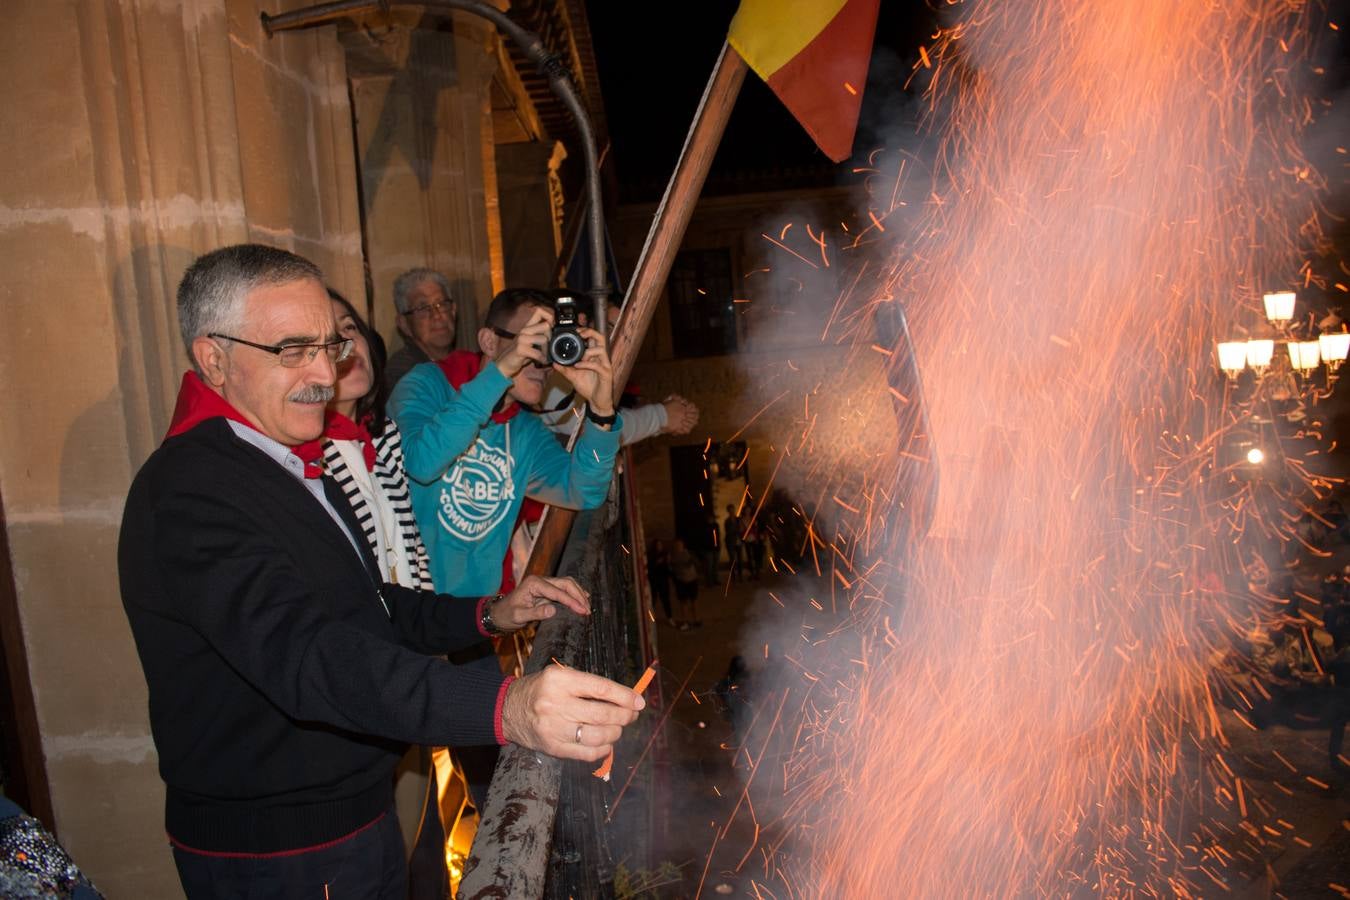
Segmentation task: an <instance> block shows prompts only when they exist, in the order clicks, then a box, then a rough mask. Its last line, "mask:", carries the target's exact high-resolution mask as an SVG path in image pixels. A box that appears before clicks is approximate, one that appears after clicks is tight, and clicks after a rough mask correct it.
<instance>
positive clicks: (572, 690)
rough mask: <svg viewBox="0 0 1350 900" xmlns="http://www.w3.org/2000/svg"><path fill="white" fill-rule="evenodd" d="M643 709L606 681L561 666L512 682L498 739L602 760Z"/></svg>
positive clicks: (626, 692) (571, 756)
mask: <svg viewBox="0 0 1350 900" xmlns="http://www.w3.org/2000/svg"><path fill="white" fill-rule="evenodd" d="M646 705H647V704H646V703H645V702H644V701H643V699H642V698H641V697H640V696H638V695H637V694H636V693H634V692H633V691H631V690H629V689H628V688H626V687H624V686H623V685H621V684H616V683H615V682H613V681H610V680H609V679H608V678H601V677H600V676H599V675H591V674H590V673H588V672H579V671H577V670H576V669H568V668H565V667H563V666H549V667H548V668H547V669H544V670H543V671H542V672H535V673H534V674H533V675H525V676H523V677H521V678H517V679H516V680H515V681H513V682H511V686H510V687H509V688H507V689H506V702H505V703H503V704H502V734H503V736H505V738H506V739H507V740H508V741H510V742H511V743H513V744H520V745H521V746H523V747H529V748H530V749H531V750H539V751H542V752H544V753H547V754H549V755H550V756H558V757H562V758H563V759H583V760H587V761H588V762H594V761H595V760H597V759H604V758H605V757H606V756H608V755H609V751H610V750H612V749H613V748H614V744H615V742H616V741H618V740H619V735H620V734H622V733H623V726H625V725H630V724H632V723H633V721H634V720H636V719H637V714H638V710H640V709H642V708H643V707H644V706H646Z"/></svg>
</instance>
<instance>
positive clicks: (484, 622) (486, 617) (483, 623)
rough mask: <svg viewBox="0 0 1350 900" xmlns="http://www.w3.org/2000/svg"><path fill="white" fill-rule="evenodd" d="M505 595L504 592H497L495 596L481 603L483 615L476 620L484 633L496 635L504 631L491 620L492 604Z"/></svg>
mask: <svg viewBox="0 0 1350 900" xmlns="http://www.w3.org/2000/svg"><path fill="white" fill-rule="evenodd" d="M505 596H506V595H505V594H498V595H497V596H495V597H493V598H492V599H491V600H489V601H488V602H486V603H484V604H483V615H482V617H481V618H480V619H479V620H478V627H479V628H481V629H483V633H484V634H493V635H496V634H504V633H505V632H503V631H502V630H501V629H500V628H498V627H497V623H496V622H494V621H492V604H494V603H496V602H497V601H498V600H500V599H502V598H503V597H505Z"/></svg>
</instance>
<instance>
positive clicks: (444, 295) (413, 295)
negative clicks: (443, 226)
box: [384, 269, 457, 391]
mask: <svg viewBox="0 0 1350 900" xmlns="http://www.w3.org/2000/svg"><path fill="white" fill-rule="evenodd" d="M394 308H395V309H396V310H398V333H399V335H400V336H401V337H402V338H403V346H402V347H400V348H399V349H398V350H395V351H394V352H393V353H392V354H390V356H389V362H388V363H386V364H385V367H384V380H385V384H387V385H388V386H389V389H390V390H391V391H392V390H393V389H394V385H396V384H398V383H399V380H400V379H402V378H403V376H404V375H407V374H408V372H409V371H411V369H412V367H413V366H416V365H419V364H421V363H424V362H438V361H439V360H442V359H445V358H446V357H447V356H449V355H450V351H451V350H453V349H454V346H455V314H456V312H457V310H456V307H455V301H454V300H453V299H452V298H451V296H450V282H449V281H448V280H447V279H446V277H445V276H444V275H442V274H441V273H440V272H437V271H436V270H435V269H409V270H408V271H406V272H404V273H403V274H402V275H400V276H398V278H395V279H394Z"/></svg>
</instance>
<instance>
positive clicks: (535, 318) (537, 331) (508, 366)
mask: <svg viewBox="0 0 1350 900" xmlns="http://www.w3.org/2000/svg"><path fill="white" fill-rule="evenodd" d="M552 330H553V310H551V309H545V308H544V307H542V306H539V307H536V308H535V310H534V315H532V316H530V318H529V321H527V322H526V323H525V327H523V328H521V329H520V331H519V333H517V334H516V336H515V338H514V339H511V338H501V337H499V338H498V340H499V345H498V348H497V357H496V359H495V360H494V362H496V363H497V368H499V369H501V370H502V374H503V375H505V376H506V377H507V378H515V377H516V376H517V375H519V374H520V370H521V369H523V368H525V367H526V366H528V365H529V364H530V363H532V362H537V363H539V364H540V365H543V364H544V351H545V350H546V349H547V348H548V336H549V332H551V331H552Z"/></svg>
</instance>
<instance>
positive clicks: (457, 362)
mask: <svg viewBox="0 0 1350 900" xmlns="http://www.w3.org/2000/svg"><path fill="white" fill-rule="evenodd" d="M484 362H485V357H484V356H483V354H481V353H475V352H474V351H472V350H455V351H453V352H452V353H451V354H450V355H449V356H447V357H446V358H445V359H441V360H437V361H436V365H438V366H440V367H441V372H442V374H444V375H445V380H446V381H448V382H450V386H451V387H452V388H454V389H455V390H459V389H460V388H462V387H463V386H464V385H466V384H468V383H469V382H470V381H473V379H474V378H476V377H477V376H478V373H479V372H481V371H483V363H484ZM518 412H520V404H519V403H517V402H515V401H514V400H511V401H510V402H508V403H507V404H506V406H505V407H503V408H502V409H499V410H497V411H496V412H494V413H493V414H492V421H494V422H496V423H497V424H499V425H501V424H504V423H506V422H509V421H511V419H513V418H515V415H516V413H518Z"/></svg>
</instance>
